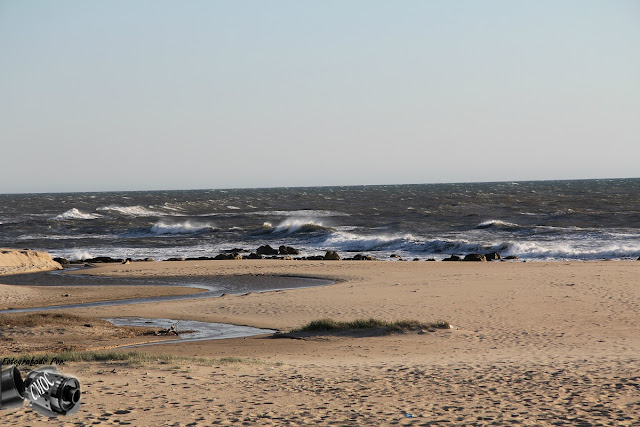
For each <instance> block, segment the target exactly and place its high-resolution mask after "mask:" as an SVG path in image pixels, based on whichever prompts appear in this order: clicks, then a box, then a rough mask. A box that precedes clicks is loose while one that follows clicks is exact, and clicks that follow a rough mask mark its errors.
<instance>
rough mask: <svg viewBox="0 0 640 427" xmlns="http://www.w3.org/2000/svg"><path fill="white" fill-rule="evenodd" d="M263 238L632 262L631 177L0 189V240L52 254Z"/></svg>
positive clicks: (639, 244)
mask: <svg viewBox="0 0 640 427" xmlns="http://www.w3.org/2000/svg"><path fill="white" fill-rule="evenodd" d="M265 244H269V245H271V246H273V247H276V248H277V247H278V246H280V245H287V246H293V247H295V248H297V249H299V250H301V252H302V255H319V254H324V252H325V251H326V250H335V251H337V252H339V253H340V254H341V255H342V256H343V257H350V256H353V255H355V254H356V253H362V254H366V255H371V256H374V257H376V258H379V259H391V258H390V256H391V255H392V254H395V255H398V256H400V257H402V258H404V259H414V258H418V259H429V258H434V259H443V258H445V257H448V256H449V255H464V254H467V253H487V252H494V251H495V252H499V253H500V254H501V255H502V256H509V255H513V256H517V257H519V258H520V259H523V260H596V259H637V258H638V257H639V256H640V179H605V180H574V181H535V182H497V183H467V184H423V185H389V186H347V187H309V188H300V187H295V188H294V187H292V188H271V189H229V190H186V191H140V192H101V193H66V194H62V193H60V194H6V195H0V247H10V248H29V249H37V250H44V251H47V252H49V253H50V254H51V255H52V256H54V257H64V258H68V259H71V260H78V259H86V258H92V257H96V256H110V257H114V258H145V257H152V258H154V259H157V260H161V259H166V258H170V257H200V256H215V255H217V254H218V253H220V252H222V251H225V250H231V249H244V250H247V251H255V249H256V248H257V247H258V246H261V245H265ZM394 259H395V258H394Z"/></svg>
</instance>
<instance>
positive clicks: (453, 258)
mask: <svg viewBox="0 0 640 427" xmlns="http://www.w3.org/2000/svg"><path fill="white" fill-rule="evenodd" d="M443 261H462V258H460V257H459V256H458V255H451V256H450V257H449V258H445V259H443Z"/></svg>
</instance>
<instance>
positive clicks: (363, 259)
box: [352, 254, 375, 261]
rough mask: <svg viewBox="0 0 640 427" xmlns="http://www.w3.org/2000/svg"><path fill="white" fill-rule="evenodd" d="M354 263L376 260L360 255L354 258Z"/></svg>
mask: <svg viewBox="0 0 640 427" xmlns="http://www.w3.org/2000/svg"><path fill="white" fill-rule="evenodd" d="M352 259H353V260H354V261H374V260H375V258H374V257H372V256H369V255H362V254H358V255H355V256H354V257H353V258H352Z"/></svg>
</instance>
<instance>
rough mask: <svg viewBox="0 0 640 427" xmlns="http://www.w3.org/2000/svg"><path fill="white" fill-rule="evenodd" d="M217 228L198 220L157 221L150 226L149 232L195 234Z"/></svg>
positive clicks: (157, 233) (158, 233)
mask: <svg viewBox="0 0 640 427" xmlns="http://www.w3.org/2000/svg"><path fill="white" fill-rule="evenodd" d="M216 230H217V228H216V227H215V226H214V225H213V224H210V223H206V222H198V221H184V222H167V221H158V222H156V223H155V224H154V225H153V226H151V232H152V233H153V234H156V235H163V234H196V233H203V232H207V231H216Z"/></svg>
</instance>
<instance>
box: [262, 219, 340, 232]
mask: <svg viewBox="0 0 640 427" xmlns="http://www.w3.org/2000/svg"><path fill="white" fill-rule="evenodd" d="M267 224H268V225H267ZM262 226H263V228H266V227H268V226H271V224H269V223H264V224H263V225H262ZM332 230H333V228H331V227H328V226H326V225H324V224H323V223H322V222H319V221H315V220H310V219H307V218H288V219H286V220H284V221H282V222H281V223H280V224H278V225H277V226H276V227H273V226H271V231H272V232H273V233H287V234H293V233H312V232H318V231H332Z"/></svg>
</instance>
